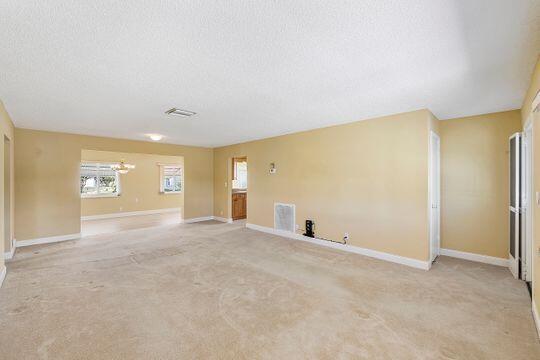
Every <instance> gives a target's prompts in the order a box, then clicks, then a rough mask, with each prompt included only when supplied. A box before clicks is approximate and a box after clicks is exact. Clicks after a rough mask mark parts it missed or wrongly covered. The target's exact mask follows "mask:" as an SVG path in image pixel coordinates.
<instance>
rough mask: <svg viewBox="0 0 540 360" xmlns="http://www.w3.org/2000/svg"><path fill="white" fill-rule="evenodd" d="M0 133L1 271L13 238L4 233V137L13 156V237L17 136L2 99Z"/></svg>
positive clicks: (11, 210) (11, 207)
mask: <svg viewBox="0 0 540 360" xmlns="http://www.w3.org/2000/svg"><path fill="white" fill-rule="evenodd" d="M0 135H2V139H1V140H2V146H0V149H2V150H1V151H2V154H0V161H1V163H0V169H1V173H0V189H3V190H2V191H0V194H1V195H0V196H1V198H2V202H1V204H0V234H1V237H2V240H1V241H0V271H2V269H3V268H4V252H8V251H11V239H9V238H8V239H6V236H5V234H4V226H5V224H4V213H5V208H4V207H5V205H4V201H6V198H5V196H4V191H5V190H4V162H5V159H4V143H3V141H4V137H7V138H8V139H9V140H10V142H9V144H10V157H11V171H10V173H11V189H10V192H11V204H10V206H9V207H10V210H9V211H10V212H11V238H13V228H14V204H13V199H14V190H13V184H14V178H13V174H14V171H13V153H14V151H13V144H14V142H15V138H14V136H13V122H12V121H11V118H10V117H9V114H8V113H7V111H6V109H5V107H4V104H3V103H2V101H0Z"/></svg>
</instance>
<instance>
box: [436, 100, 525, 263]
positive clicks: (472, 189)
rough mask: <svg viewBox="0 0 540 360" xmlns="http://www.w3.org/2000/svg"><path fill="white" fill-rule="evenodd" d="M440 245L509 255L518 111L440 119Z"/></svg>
mask: <svg viewBox="0 0 540 360" xmlns="http://www.w3.org/2000/svg"><path fill="white" fill-rule="evenodd" d="M439 126H440V130H441V186H442V188H441V247H442V248H446V249H451V250H458V251H464V252H469V253H474V254H480V255H487V256H494V257H498V258H504V259H506V258H508V234H509V231H510V230H509V224H508V204H509V177H510V175H509V153H508V146H509V145H508V144H509V143H508V138H509V137H510V136H511V135H512V134H514V133H516V132H519V131H521V115H520V111H519V110H514V111H506V112H499V113H494V114H485V115H479V116H471V117H465V118H459V119H452V120H445V121H441V122H440V124H439Z"/></svg>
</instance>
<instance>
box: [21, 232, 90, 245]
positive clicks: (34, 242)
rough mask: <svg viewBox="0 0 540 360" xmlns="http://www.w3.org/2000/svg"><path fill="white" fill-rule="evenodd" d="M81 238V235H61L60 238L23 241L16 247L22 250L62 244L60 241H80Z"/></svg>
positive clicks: (52, 237)
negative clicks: (30, 247)
mask: <svg viewBox="0 0 540 360" xmlns="http://www.w3.org/2000/svg"><path fill="white" fill-rule="evenodd" d="M80 237H81V233H77V234H68V235H59V236H49V237H44V238H37V239H28V240H21V241H17V242H16V243H15V244H16V247H18V248H20V247H24V246H31V245H40V244H49V243H55V242H60V241H67V240H74V239H79V238H80Z"/></svg>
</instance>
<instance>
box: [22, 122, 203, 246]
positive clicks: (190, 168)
mask: <svg viewBox="0 0 540 360" xmlns="http://www.w3.org/2000/svg"><path fill="white" fill-rule="evenodd" d="M15 136H16V138H17V142H16V144H15V180H16V181H15V203H16V206H15V209H16V212H15V220H16V223H15V232H16V238H17V240H26V239H35V238H42V237H49V236H59V235H68V234H77V233H79V232H80V216H81V198H80V194H79V191H80V189H79V164H80V161H81V151H82V150H83V149H85V150H99V151H113V152H125V153H141V154H157V155H170V156H182V157H183V158H184V171H185V174H184V185H185V192H184V207H185V214H184V217H185V218H186V219H190V218H196V217H203V216H210V215H212V209H213V150H212V149H211V148H202V147H195V146H182V145H172V144H163V143H151V142H146V141H133V140H123V139H112V138H105V137H96V136H85V135H74V134H65V133H56V132H48V131H38V130H27V129H19V128H17V129H15Z"/></svg>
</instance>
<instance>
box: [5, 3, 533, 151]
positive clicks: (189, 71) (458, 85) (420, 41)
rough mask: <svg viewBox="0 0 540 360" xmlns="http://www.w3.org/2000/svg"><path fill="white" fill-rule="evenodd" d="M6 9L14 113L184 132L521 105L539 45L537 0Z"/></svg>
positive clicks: (271, 131)
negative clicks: (170, 112) (182, 112)
mask: <svg viewBox="0 0 540 360" xmlns="http://www.w3.org/2000/svg"><path fill="white" fill-rule="evenodd" d="M0 14H1V21H0V29H1V30H2V31H1V32H0V98H1V99H2V100H3V101H4V104H5V105H6V108H7V109H8V112H9V113H10V115H11V116H12V118H13V120H14V122H15V124H16V126H18V127H23V128H32V129H42V130H52V131H62V132H70V133H80V134H91V135H102V136H111V137H120V138H132V139H146V138H145V134H147V133H161V134H163V135H165V138H164V140H163V141H164V142H168V143H177V144H187V145H202V146H218V145H225V144H231V143H238V142H242V141H246V140H252V139H259V138H264V137H269V136H274V135H280V134H285V133H291V132H296V131H300V130H306V129H312V128H318V127H323V126H328V125H334V124H340V123H347V122H352V121H357V120H362V119H367V118H372V117H375V116H381V115H388V114H393V113H398V112H404V111H409V110H416V109H420V108H429V109H430V110H432V111H433V113H434V114H435V115H436V116H438V117H439V118H440V119H448V118H454V117H460V116H465V115H475V114H481V113H489V112H495V111H502V110H509V109H516V108H520V107H521V104H522V101H523V98H524V94H525V91H526V89H527V86H528V83H529V80H530V76H531V73H532V69H533V66H534V63H535V61H536V59H537V56H538V54H539V52H540V0H475V1H470V0H455V1H452V0H409V1H403V0H363V1H360V0H356V1H354V0H353V1H331V0H327V1H313V0H295V1H284V0H283V1H282V0H259V1H247V0H246V1H230V0H213V1H200V0H199V1H198V0H191V1H155V0H154V1H153V0H147V1H142V0H129V1H128V0H126V1H110V0H93V1H77V2H74V1H68V0H65V1H58V0H47V1H42V0H41V1H36V0H34V1H21V0H2V1H1V2H0ZM171 107H179V108H183V109H187V110H192V111H195V112H197V113H198V114H197V115H196V116H193V117H190V118H182V117H173V116H167V115H165V114H164V112H165V110H167V109H169V108H171Z"/></svg>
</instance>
